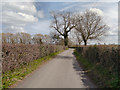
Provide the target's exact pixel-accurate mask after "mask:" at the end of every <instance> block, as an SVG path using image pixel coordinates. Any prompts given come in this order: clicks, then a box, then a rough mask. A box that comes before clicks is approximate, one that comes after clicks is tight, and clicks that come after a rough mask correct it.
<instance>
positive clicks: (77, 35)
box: [74, 31, 83, 45]
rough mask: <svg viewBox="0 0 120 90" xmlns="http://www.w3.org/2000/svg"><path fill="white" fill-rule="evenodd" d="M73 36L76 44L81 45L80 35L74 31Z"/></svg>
mask: <svg viewBox="0 0 120 90" xmlns="http://www.w3.org/2000/svg"><path fill="white" fill-rule="evenodd" d="M74 34H75V37H76V40H77V42H78V45H81V43H82V41H83V40H82V37H81V34H80V33H79V32H78V31H75V32H74Z"/></svg>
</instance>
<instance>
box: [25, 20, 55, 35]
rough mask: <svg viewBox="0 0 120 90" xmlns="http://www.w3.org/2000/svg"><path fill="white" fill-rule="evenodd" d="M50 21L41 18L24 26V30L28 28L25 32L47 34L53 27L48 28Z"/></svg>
mask: <svg viewBox="0 0 120 90" xmlns="http://www.w3.org/2000/svg"><path fill="white" fill-rule="evenodd" d="M50 23H51V20H41V21H38V22H36V23H33V24H31V25H29V27H28V26H26V31H27V30H29V31H27V32H29V33H31V34H37V33H41V34H49V33H50V31H52V30H53V28H50Z"/></svg>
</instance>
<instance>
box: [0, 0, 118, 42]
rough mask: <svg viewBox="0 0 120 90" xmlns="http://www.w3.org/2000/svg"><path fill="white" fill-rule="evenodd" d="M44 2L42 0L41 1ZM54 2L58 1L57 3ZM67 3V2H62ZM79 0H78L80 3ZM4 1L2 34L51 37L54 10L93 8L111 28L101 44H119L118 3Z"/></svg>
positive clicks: (96, 1) (77, 10) (75, 10)
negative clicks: (20, 33) (45, 35)
mask: <svg viewBox="0 0 120 90" xmlns="http://www.w3.org/2000/svg"><path fill="white" fill-rule="evenodd" d="M41 1H42V0H41ZM53 1H54V0H53ZM62 1H65V0H62ZM76 1H78V0H76ZM88 1H90V0H87V1H86V2H47V1H46V2H34V1H33V0H32V2H3V3H2V10H1V11H0V12H2V25H0V27H1V26H2V32H5V33H6V32H11V33H16V32H26V33H30V34H36V33H41V34H49V32H50V31H51V30H53V29H52V28H49V26H50V22H51V16H50V11H72V12H84V11H85V10H86V9H90V10H92V11H93V12H97V13H98V14H99V15H101V16H102V17H103V20H104V22H105V23H106V24H107V25H108V26H109V27H110V30H109V31H108V36H107V37H105V38H104V39H103V41H100V43H111V44H112V43H118V2H117V0H115V1H113V0H111V2H98V0H94V2H88Z"/></svg>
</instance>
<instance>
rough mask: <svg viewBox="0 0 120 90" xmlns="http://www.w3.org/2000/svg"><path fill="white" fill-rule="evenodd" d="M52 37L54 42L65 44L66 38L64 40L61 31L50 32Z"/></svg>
mask: <svg viewBox="0 0 120 90" xmlns="http://www.w3.org/2000/svg"><path fill="white" fill-rule="evenodd" d="M50 37H51V39H52V43H53V44H62V45H64V44H63V43H64V40H63V38H62V37H61V35H60V34H59V33H57V32H55V31H54V32H50Z"/></svg>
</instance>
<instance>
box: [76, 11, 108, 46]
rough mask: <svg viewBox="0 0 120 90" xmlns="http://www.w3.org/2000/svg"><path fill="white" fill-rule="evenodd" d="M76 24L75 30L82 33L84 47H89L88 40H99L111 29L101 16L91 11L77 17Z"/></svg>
mask: <svg viewBox="0 0 120 90" xmlns="http://www.w3.org/2000/svg"><path fill="white" fill-rule="evenodd" d="M75 24H76V25H75V29H76V30H77V31H78V32H79V33H80V35H81V37H82V40H83V41H84V45H87V41H88V40H92V39H99V37H100V36H102V35H104V34H105V33H106V30H107V29H109V28H108V26H107V25H106V24H104V22H103V20H102V17H101V16H99V15H98V14H97V13H95V12H92V11H89V10H86V12H84V13H83V14H77V15H75Z"/></svg>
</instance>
